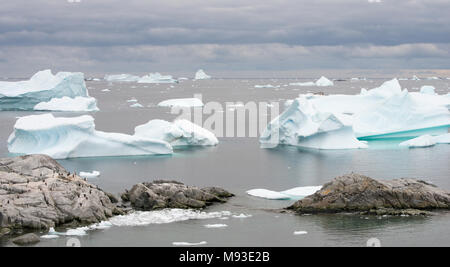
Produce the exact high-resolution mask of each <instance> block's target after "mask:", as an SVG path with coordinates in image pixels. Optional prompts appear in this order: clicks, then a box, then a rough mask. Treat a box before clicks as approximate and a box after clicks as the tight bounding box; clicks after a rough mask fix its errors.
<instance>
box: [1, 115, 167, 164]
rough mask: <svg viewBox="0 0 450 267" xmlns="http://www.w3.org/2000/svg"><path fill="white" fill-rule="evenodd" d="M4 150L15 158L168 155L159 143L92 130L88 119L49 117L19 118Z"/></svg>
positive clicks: (165, 144) (162, 142)
mask: <svg viewBox="0 0 450 267" xmlns="http://www.w3.org/2000/svg"><path fill="white" fill-rule="evenodd" d="M8 150H9V152H11V153H17V154H46V155H49V156H51V157H53V158H55V159H64V158H77V157H100V156H128V155H154V154H171V153H172V152H173V150H172V146H171V145H170V144H169V143H167V142H165V141H163V140H156V139H150V138H145V137H141V136H132V135H127V134H120V133H107V132H101V131H97V130H96V129H95V124H94V118H93V117H92V116H89V115H84V116H80V117H73V118H55V117H54V116H53V115H52V114H42V115H31V116H25V117H21V118H19V119H18V120H17V121H16V124H15V125H14V132H13V133H12V134H11V135H10V137H9V139H8Z"/></svg>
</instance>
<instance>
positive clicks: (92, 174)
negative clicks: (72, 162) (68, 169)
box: [80, 171, 100, 179]
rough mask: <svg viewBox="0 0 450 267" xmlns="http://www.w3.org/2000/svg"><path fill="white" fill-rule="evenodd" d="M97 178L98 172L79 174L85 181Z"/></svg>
mask: <svg viewBox="0 0 450 267" xmlns="http://www.w3.org/2000/svg"><path fill="white" fill-rule="evenodd" d="M99 176H100V172H99V171H92V172H80V177H82V178H86V179H92V178H97V177H99Z"/></svg>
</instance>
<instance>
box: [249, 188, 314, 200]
mask: <svg viewBox="0 0 450 267" xmlns="http://www.w3.org/2000/svg"><path fill="white" fill-rule="evenodd" d="M320 189H322V186H303V187H295V188H292V189H289V190H285V191H281V192H277V191H272V190H267V189H252V190H248V191H247V194H249V195H251V196H254V197H259V198H265V199H272V200H297V199H300V198H302V197H306V196H309V195H312V194H314V193H316V192H317V191H319V190H320Z"/></svg>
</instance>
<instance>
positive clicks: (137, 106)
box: [130, 103, 144, 108]
mask: <svg viewBox="0 0 450 267" xmlns="http://www.w3.org/2000/svg"><path fill="white" fill-rule="evenodd" d="M143 107H144V106H143V105H141V104H139V103H134V104H132V105H130V108H143Z"/></svg>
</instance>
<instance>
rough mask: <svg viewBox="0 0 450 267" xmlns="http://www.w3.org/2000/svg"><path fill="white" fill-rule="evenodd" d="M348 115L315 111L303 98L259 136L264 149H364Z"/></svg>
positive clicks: (294, 102)
mask: <svg viewBox="0 0 450 267" xmlns="http://www.w3.org/2000/svg"><path fill="white" fill-rule="evenodd" d="M351 123H352V122H351V118H350V117H349V116H347V115H344V114H333V113H329V112H321V111H318V110H317V109H316V108H315V107H314V106H313V105H312V103H311V102H310V101H309V100H308V99H307V98H306V97H299V98H297V99H295V100H294V101H293V102H292V104H291V106H289V108H287V109H286V110H285V111H284V112H283V113H282V114H281V115H280V116H278V117H277V118H276V119H274V120H273V121H271V122H270V123H269V125H268V126H267V128H266V130H265V131H264V133H263V134H262V135H261V137H260V143H261V145H262V147H264V148H271V147H276V146H277V145H278V144H281V145H292V146H299V147H305V148H315V149H351V148H367V145H366V144H365V143H363V142H360V141H358V139H356V136H355V133H354V132H353V128H352V124H351Z"/></svg>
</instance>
